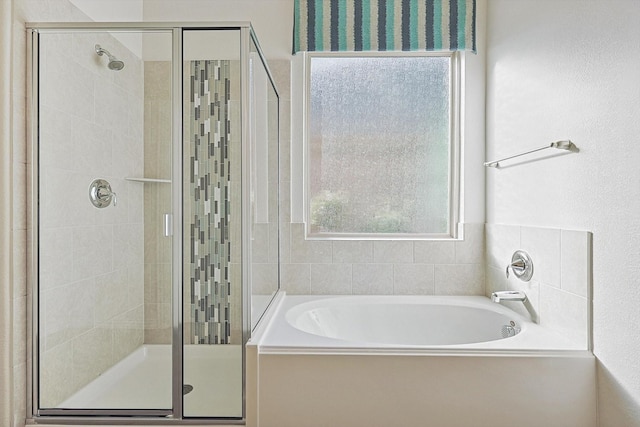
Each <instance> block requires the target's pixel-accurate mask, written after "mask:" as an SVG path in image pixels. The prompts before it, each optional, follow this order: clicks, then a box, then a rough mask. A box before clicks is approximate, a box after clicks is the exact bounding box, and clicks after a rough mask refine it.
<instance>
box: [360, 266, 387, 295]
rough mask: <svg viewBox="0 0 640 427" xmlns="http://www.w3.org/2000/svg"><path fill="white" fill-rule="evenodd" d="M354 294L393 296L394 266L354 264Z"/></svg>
mask: <svg viewBox="0 0 640 427" xmlns="http://www.w3.org/2000/svg"><path fill="white" fill-rule="evenodd" d="M353 294H354V295H388V294H393V264H354V265H353Z"/></svg>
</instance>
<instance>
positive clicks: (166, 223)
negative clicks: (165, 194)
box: [162, 213, 173, 237]
mask: <svg viewBox="0 0 640 427" xmlns="http://www.w3.org/2000/svg"><path fill="white" fill-rule="evenodd" d="M162 223H163V227H162V228H163V231H164V237H171V236H173V215H171V214H169V213H167V214H164V215H163V221H162Z"/></svg>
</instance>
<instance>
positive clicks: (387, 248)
mask: <svg viewBox="0 0 640 427" xmlns="http://www.w3.org/2000/svg"><path fill="white" fill-rule="evenodd" d="M373 261H374V262H380V263H392V264H398V263H412V262H413V242H411V241H404V240H381V241H374V242H373Z"/></svg>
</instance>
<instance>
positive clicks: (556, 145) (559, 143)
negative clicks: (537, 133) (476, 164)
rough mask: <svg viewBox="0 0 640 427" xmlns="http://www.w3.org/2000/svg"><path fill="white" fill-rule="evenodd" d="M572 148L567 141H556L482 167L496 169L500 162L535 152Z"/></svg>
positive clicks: (571, 144)
mask: <svg viewBox="0 0 640 427" xmlns="http://www.w3.org/2000/svg"><path fill="white" fill-rule="evenodd" d="M573 147H575V146H574V145H573V143H572V142H571V141H569V140H566V141H556V142H552V143H551V144H549V145H545V146H544V147H540V148H536V149H534V150H530V151H525V152H524V153H520V154H515V155H513V156H509V157H505V158H503V159H499V160H494V161H492V162H486V163H485V164H484V165H485V166H487V167H490V168H497V167H499V166H500V162H502V161H505V160H509V159H514V158H516V157H520V156H524V155H526V154H531V153H535V152H536V151H542V150H546V149H547V148H557V149H558V150H571V149H572V148H573Z"/></svg>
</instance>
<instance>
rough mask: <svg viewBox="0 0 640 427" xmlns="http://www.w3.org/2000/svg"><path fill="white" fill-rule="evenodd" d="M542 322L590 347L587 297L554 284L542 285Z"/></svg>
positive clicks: (574, 340) (570, 338) (568, 337)
mask: <svg viewBox="0 0 640 427" xmlns="http://www.w3.org/2000/svg"><path fill="white" fill-rule="evenodd" d="M540 318H541V322H540V324H541V325H542V326H546V327H548V328H550V329H553V330H555V331H556V332H558V333H559V334H561V335H563V336H564V337H565V338H567V339H569V340H571V341H573V342H575V343H578V344H581V345H583V346H584V348H585V349H587V348H588V345H589V343H588V332H587V331H588V302H587V299H586V298H583V297H581V296H578V295H575V294H571V293H568V292H564V291H563V290H561V289H557V288H555V287H552V286H545V285H542V286H541V290H540Z"/></svg>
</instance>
